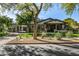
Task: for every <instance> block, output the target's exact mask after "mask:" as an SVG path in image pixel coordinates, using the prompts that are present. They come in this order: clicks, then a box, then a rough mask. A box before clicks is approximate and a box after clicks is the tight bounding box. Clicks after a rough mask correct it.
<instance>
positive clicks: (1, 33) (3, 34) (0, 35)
mask: <svg viewBox="0 0 79 59" xmlns="http://www.w3.org/2000/svg"><path fill="white" fill-rule="evenodd" d="M7 34H8V33H5V32H0V37H3V36H6V35H7Z"/></svg>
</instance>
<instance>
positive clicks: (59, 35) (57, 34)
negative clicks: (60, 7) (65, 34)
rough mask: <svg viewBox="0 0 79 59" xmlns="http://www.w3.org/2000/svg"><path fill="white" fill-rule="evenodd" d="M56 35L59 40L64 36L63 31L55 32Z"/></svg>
mask: <svg viewBox="0 0 79 59" xmlns="http://www.w3.org/2000/svg"><path fill="white" fill-rule="evenodd" d="M54 37H56V38H57V39H58V40H60V39H61V37H62V33H60V32H57V33H55V35H54Z"/></svg>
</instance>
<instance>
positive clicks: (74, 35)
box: [71, 34, 79, 37]
mask: <svg viewBox="0 0 79 59" xmlns="http://www.w3.org/2000/svg"><path fill="white" fill-rule="evenodd" d="M71 36H72V37H79V34H71Z"/></svg>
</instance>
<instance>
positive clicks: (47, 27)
mask: <svg viewBox="0 0 79 59" xmlns="http://www.w3.org/2000/svg"><path fill="white" fill-rule="evenodd" d="M30 28H31V32H33V23H32V24H30ZM65 29H66V23H64V22H63V21H61V20H59V19H52V18H48V19H44V20H40V21H39V22H38V31H47V32H54V31H64V30H65ZM9 32H28V26H27V25H16V24H14V25H12V26H11V27H10V28H9Z"/></svg>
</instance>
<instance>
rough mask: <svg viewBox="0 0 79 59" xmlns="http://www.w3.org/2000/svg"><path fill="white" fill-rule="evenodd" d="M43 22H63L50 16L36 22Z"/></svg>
mask: <svg viewBox="0 0 79 59" xmlns="http://www.w3.org/2000/svg"><path fill="white" fill-rule="evenodd" d="M45 23H64V22H63V21H61V20H59V19H52V18H47V19H43V20H41V21H39V22H38V24H45Z"/></svg>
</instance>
